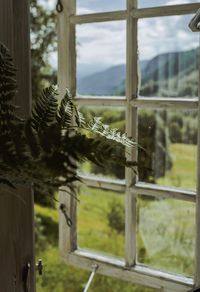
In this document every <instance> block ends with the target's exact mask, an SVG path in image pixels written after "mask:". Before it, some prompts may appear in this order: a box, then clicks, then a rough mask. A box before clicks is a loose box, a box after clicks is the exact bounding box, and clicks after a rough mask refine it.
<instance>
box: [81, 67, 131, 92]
mask: <svg viewBox="0 0 200 292" xmlns="http://www.w3.org/2000/svg"><path fill="white" fill-rule="evenodd" d="M125 75H126V68H125V65H116V66H113V67H110V68H109V69H106V70H104V71H102V72H98V73H94V74H92V75H89V76H86V77H84V78H81V79H79V78H78V80H77V85H78V93H79V94H88V95H94V94H96V95H109V94H111V95H112V94H114V93H115V90H117V88H118V87H119V86H120V85H122V86H123V84H124V81H125Z"/></svg>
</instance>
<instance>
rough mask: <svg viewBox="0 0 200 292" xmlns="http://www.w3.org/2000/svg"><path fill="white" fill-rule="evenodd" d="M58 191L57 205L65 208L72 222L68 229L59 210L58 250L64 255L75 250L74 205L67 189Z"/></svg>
mask: <svg viewBox="0 0 200 292" xmlns="http://www.w3.org/2000/svg"><path fill="white" fill-rule="evenodd" d="M61 189H62V190H63V189H65V190H66V192H64V191H61V190H60V191H59V203H60V204H64V205H65V206H66V213H67V215H68V216H69V217H70V219H71V220H72V226H71V227H69V226H68V225H67V222H66V218H65V216H64V214H63V212H62V211H61V210H60V209H59V250H60V254H61V256H62V257H63V256H64V255H66V254H68V253H70V252H72V251H74V250H76V249H77V230H76V204H75V203H74V201H75V199H74V198H73V197H72V196H71V195H70V194H69V189H67V188H66V187H62V188H61Z"/></svg>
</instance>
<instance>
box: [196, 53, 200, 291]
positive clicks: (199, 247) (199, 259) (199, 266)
mask: <svg viewBox="0 0 200 292" xmlns="http://www.w3.org/2000/svg"><path fill="white" fill-rule="evenodd" d="M199 51H200V49H199ZM199 100H200V62H199ZM195 286H196V287H198V286H200V103H199V108H198V150H197V196H196V244H195Z"/></svg>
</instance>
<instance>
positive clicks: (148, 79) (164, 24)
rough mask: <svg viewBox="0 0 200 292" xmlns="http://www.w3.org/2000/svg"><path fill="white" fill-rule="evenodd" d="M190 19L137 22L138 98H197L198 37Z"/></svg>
mask: <svg viewBox="0 0 200 292" xmlns="http://www.w3.org/2000/svg"><path fill="white" fill-rule="evenodd" d="M191 18H192V15H186V16H185V15H184V16H168V17H156V18H150V19H142V20H139V52H140V71H141V85H140V95H141V96H149V97H151V96H158V97H174V98H176V97H196V96H198V80H199V77H198V74H199V73H198V60H199V44H198V43H199V40H198V36H197V35H195V34H193V33H191V31H190V30H189V28H188V23H189V21H190V20H191Z"/></svg>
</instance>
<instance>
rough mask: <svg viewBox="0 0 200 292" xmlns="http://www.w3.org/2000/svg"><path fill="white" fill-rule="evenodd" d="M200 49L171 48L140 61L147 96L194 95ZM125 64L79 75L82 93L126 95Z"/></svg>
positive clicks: (142, 90) (144, 91) (196, 87)
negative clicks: (173, 50) (173, 49)
mask: <svg viewBox="0 0 200 292" xmlns="http://www.w3.org/2000/svg"><path fill="white" fill-rule="evenodd" d="M198 59H199V51H198V49H192V50H189V51H182V52H170V53H164V54H160V55H157V56H155V57H154V58H152V59H150V60H148V61H147V60H145V61H141V62H140V71H141V73H140V75H141V88H140V94H141V95H144V96H154V95H157V96H181V97H184V96H194V95H197V91H198ZM125 76H126V67H125V65H124V64H121V65H116V66H112V67H110V68H108V69H106V70H103V71H100V72H97V73H93V74H90V75H88V76H85V77H83V78H81V77H79V76H78V80H77V81H78V82H77V86H78V93H79V94H82V95H124V92H125Z"/></svg>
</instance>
